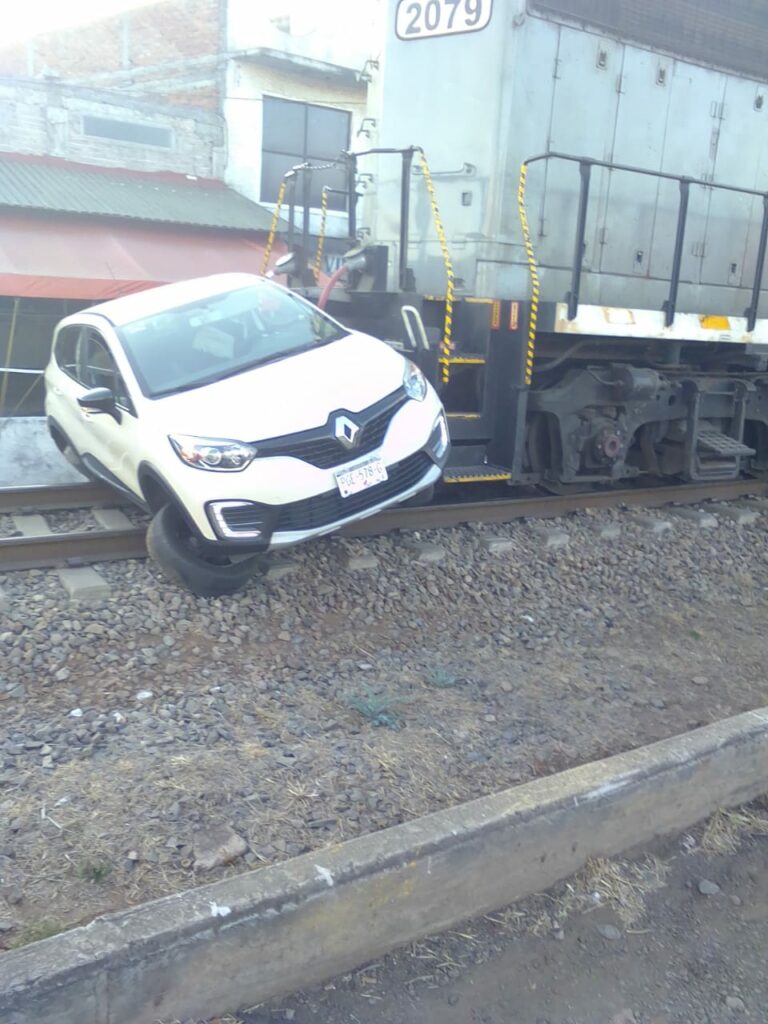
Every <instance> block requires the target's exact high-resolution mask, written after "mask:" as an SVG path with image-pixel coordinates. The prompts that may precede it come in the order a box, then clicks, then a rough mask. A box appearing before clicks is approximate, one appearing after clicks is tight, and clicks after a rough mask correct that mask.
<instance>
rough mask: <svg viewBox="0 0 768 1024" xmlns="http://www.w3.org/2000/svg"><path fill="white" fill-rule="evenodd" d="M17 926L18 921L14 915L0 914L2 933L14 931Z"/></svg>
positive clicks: (0, 930) (0, 929)
mask: <svg viewBox="0 0 768 1024" xmlns="http://www.w3.org/2000/svg"><path fill="white" fill-rule="evenodd" d="M15 927H16V922H15V921H14V920H13V918H12V917H4V916H3V915H2V914H0V934H2V932H12V931H13V929H14V928H15Z"/></svg>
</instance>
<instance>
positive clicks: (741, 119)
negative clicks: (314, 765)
mask: <svg viewBox="0 0 768 1024" xmlns="http://www.w3.org/2000/svg"><path fill="white" fill-rule="evenodd" d="M463 2H464V0H461V3H460V4H459V5H458V6H459V12H458V15H459V16H462V14H464V13H465V12H464V8H463V7H462V4H463ZM478 2H480V0H478ZM482 3H484V4H485V5H489V0H482ZM402 6H403V5H402V4H400V3H399V2H398V0H389V15H388V18H387V38H386V41H385V45H384V49H383V57H382V61H381V68H380V73H379V75H378V78H377V80H376V82H375V83H374V88H373V97H372V99H373V114H374V116H375V117H376V120H377V130H378V134H377V136H376V145H377V146H381V147H393V148H401V147H404V146H408V145H411V144H416V145H419V146H421V147H423V148H424V150H425V151H426V153H427V155H428V157H429V161H430V164H431V166H432V169H433V173H434V175H435V186H436V189H437V194H438V196H439V199H440V208H441V212H442V216H443V220H444V222H445V226H446V229H447V234H448V241H449V243H450V247H451V253H452V256H453V260H454V264H455V269H456V274H457V277H458V278H459V279H460V285H461V286H463V288H464V289H466V291H467V292H468V293H470V294H477V295H486V296H489V297H502V298H513V297H521V296H525V295H526V294H527V292H528V290H529V287H530V286H529V280H528V269H527V265H526V259H525V253H524V249H523V244H522V237H521V233H520V225H519V220H518V211H517V192H518V178H519V172H520V166H521V164H522V162H523V161H524V160H526V159H528V158H530V157H532V156H536V155H539V154H542V153H547V152H560V153H566V154H571V155H574V156H582V157H591V158H594V159H596V160H600V161H607V162H610V163H616V164H624V165H631V166H635V167H639V168H643V169H646V170H648V171H651V172H664V173H668V174H672V175H685V176H689V177H691V178H693V179H696V180H700V181H703V182H714V183H718V184H728V185H734V186H740V187H743V188H747V189H756V190H758V191H759V190H761V189H763V188H768V152H766V146H767V145H768V132H767V131H766V127H767V126H768V121H767V120H766V119H767V118H768V107H767V106H764V105H763V104H762V102H761V101H760V100H759V97H761V96H762V91H763V88H764V86H763V84H762V83H761V82H759V81H757V80H756V79H750V78H748V77H743V76H741V75H738V74H735V73H733V72H728V71H725V70H722V69H720V68H718V67H711V66H703V65H701V64H697V63H693V62H691V61H690V60H685V59H683V58H681V57H679V56H675V55H674V54H673V53H671V52H669V51H656V52H654V51H653V50H652V49H649V48H648V47H647V46H642V45H639V44H637V43H635V42H631V41H628V40H627V39H621V38H618V37H617V36H616V35H612V34H609V33H607V32H605V31H600V29H599V28H593V27H590V26H589V25H586V26H585V25H583V24H576V23H573V22H568V20H567V19H565V18H558V19H557V20H555V19H554V18H552V17H545V16H544V15H543V13H542V12H541V11H540V10H536V9H533V10H532V9H530V8H531V7H532V6H534V7H535V5H532V4H531V3H530V2H529V3H526V2H525V0H495V3H493V7H492V12H491V17H490V21H489V22H488V24H487V26H486V27H485V28H484V29H482V30H481V31H474V32H471V31H468V32H465V33H462V34H457V35H448V36H445V37H441V38H433V37H427V38H420V37H416V36H414V38H409V39H401V38H398V36H397V33H396V26H397V24H398V22H397V13H398V9H399V8H400V9H401V10H402ZM406 6H407V8H408V9H409V10H410V11H411V12H412V13H411V15H409V16H410V17H414V16H415V13H416V10H417V8H418V9H422V10H425V9H426V7H427V5H426V4H423V3H422V4H419V3H410V4H407V5H406ZM451 6H453V5H451ZM549 6H550V7H552V6H554V7H558V6H560V7H564V8H567V7H568V4H567V3H565V4H561V5H558V4H557V3H555V4H550V5H549ZM651 6H653V7H656V6H658V4H653V5H651ZM742 6H743V4H742ZM470 8H471V9H474V2H473V3H471V4H470V5H469V7H468V9H470ZM401 22H402V17H401ZM674 45H675V40H674V39H671V40H670V47H671V48H673V47H674ZM371 159H372V161H373V158H371ZM361 170H362V171H370V173H372V175H373V181H372V182H371V183H370V185H369V186H368V187H367V194H366V197H365V199H364V200H363V201H362V203H361V208H360V224H361V225H362V226H363V227H365V228H366V229H368V230H369V231H370V233H371V236H372V237H374V238H375V239H376V240H377V241H379V242H383V243H385V244H387V245H389V246H391V247H392V251H393V252H396V247H397V241H398V220H397V215H398V210H399V205H398V200H397V196H398V195H399V188H400V178H399V167H398V166H397V162H396V161H392V160H391V159H388V158H386V157H379V158H376V159H375V162H373V163H372V165H371V166H368V165H366V166H363V165H362V164H361ZM413 185H414V187H413V197H412V207H411V219H410V229H411V231H410V237H411V242H410V245H409V250H408V263H409V265H410V266H411V267H412V268H413V270H414V273H415V279H416V285H417V287H418V288H419V289H420V290H423V291H426V292H435V291H439V290H440V289H441V287H443V281H444V271H443V261H442V259H441V253H440V248H439V245H438V243H437V240H436V239H435V236H434V232H433V231H432V229H431V211H430V206H429V201H428V197H427V194H426V191H425V189H424V188H423V186H422V184H421V183H420V182H419V180H418V179H417V178H416V177H415V176H414V178H413ZM578 194H579V172H578V166H577V165H574V164H566V163H562V162H557V161H548V162H546V163H540V164H536V165H533V166H532V167H531V169H530V172H529V174H528V181H527V192H526V198H527V207H528V212H529V220H530V224H531V231H532V238H533V243H534V247H535V250H536V254H537V258H538V261H539V266H540V274H541V286H542V297H543V299H544V300H550V301H557V300H560V299H562V298H563V297H564V295H565V294H566V292H567V291H568V287H569V282H570V266H571V260H572V256H573V244H574V241H573V240H574V231H575V226H576V216H577V208H578ZM678 205H679V190H678V187H677V184H676V183H675V182H674V181H667V180H660V179H658V178H656V177H641V176H638V175H633V174H628V173H626V172H620V171H615V170H608V169H603V168H595V169H594V172H593V175H592V179H591V182H590V203H589V210H588V218H587V224H586V231H585V236H584V260H583V277H582V282H581V297H582V298H583V300H584V301H585V302H589V303H592V304H598V305H610V306H619V307H631V308H646V309H658V308H660V306H661V304H662V302H663V301H664V299H665V297H666V294H667V288H668V280H669V276H670V272H671V269H672V256H673V251H674V242H675V225H676V220H677V211H678ZM761 216H762V203H761V201H760V199H759V197H750V196H743V195H739V194H734V193H727V192H723V191H718V190H716V191H712V190H710V189H708V188H706V187H703V186H692V188H691V191H690V198H689V208H688V217H687V223H686V240H685V245H684V248H683V252H682V263H681V270H680V288H679V298H678V303H677V306H678V308H679V309H681V310H684V311H688V312H701V313H722V314H726V315H728V314H731V315H733V314H742V313H743V312H744V309H745V308H746V306H747V305H748V303H749V295H750V290H751V284H752V279H753V277H754V271H755V260H756V252H757V245H758V237H759V230H760V220H761ZM393 262H394V263H396V262H397V261H396V260H394V261H393ZM390 283H391V284H392V282H390Z"/></svg>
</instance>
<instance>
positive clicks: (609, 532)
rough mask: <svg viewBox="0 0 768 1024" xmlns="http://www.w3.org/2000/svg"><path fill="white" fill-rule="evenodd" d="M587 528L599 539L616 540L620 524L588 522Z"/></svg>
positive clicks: (619, 532) (618, 535)
mask: <svg viewBox="0 0 768 1024" xmlns="http://www.w3.org/2000/svg"><path fill="white" fill-rule="evenodd" d="M589 528H590V530H592V531H593V532H594V533H596V534H597V536H598V537H599V538H600V539H601V540H618V539H619V537H620V536H621V526H619V524H618V523H601V522H596V523H590V524H589Z"/></svg>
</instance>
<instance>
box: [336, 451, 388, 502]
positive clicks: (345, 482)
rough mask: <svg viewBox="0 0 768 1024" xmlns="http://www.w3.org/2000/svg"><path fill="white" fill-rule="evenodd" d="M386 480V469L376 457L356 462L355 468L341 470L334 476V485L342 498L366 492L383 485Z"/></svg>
mask: <svg viewBox="0 0 768 1024" xmlns="http://www.w3.org/2000/svg"><path fill="white" fill-rule="evenodd" d="M386 479H387V467H386V466H385V465H384V463H383V462H382V461H381V459H380V458H378V456H374V457H373V458H372V459H366V460H365V462H358V464H357V465H356V466H351V467H350V468H349V469H342V470H341V471H340V472H339V473H337V474H336V483H337V485H338V488H339V493H340V494H341V496H342V498H348V497H349V496H350V495H351V494H359V493H360V491H367V490H368V488H369V487H375V486H376V484H383V483H384V481H385V480H386Z"/></svg>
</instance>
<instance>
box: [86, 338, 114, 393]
mask: <svg viewBox="0 0 768 1024" xmlns="http://www.w3.org/2000/svg"><path fill="white" fill-rule="evenodd" d="M78 374H79V375H78V379H79V380H80V383H81V384H83V386H84V387H86V388H109V390H110V391H114V390H115V377H116V376H117V367H116V366H115V362H114V360H113V358H112V356H111V355H110V353H109V350H108V349H107V346H106V345H105V344H104V342H103V341H102V340H101V338H100V336H99V335H98V333H97V332H96V331H92V330H91V331H88V333H87V335H86V338H85V344H84V345H81V346H80V368H79V371H78Z"/></svg>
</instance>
